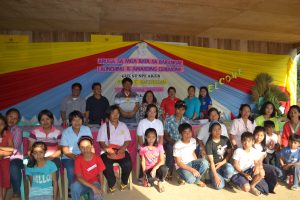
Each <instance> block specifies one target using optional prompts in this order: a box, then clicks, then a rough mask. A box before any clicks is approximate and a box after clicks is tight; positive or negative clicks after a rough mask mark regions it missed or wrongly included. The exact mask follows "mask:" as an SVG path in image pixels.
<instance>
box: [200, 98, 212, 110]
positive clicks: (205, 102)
mask: <svg viewBox="0 0 300 200" xmlns="http://www.w3.org/2000/svg"><path fill="white" fill-rule="evenodd" d="M199 100H200V104H201V106H200V112H204V113H205V112H207V111H208V106H209V105H212V101H211V98H210V97H209V96H206V97H204V98H199Z"/></svg>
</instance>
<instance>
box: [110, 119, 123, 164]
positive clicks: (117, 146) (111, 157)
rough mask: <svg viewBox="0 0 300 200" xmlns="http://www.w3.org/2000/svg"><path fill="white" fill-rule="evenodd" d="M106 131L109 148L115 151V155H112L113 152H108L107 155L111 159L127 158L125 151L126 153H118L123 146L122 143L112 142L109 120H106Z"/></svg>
mask: <svg viewBox="0 0 300 200" xmlns="http://www.w3.org/2000/svg"><path fill="white" fill-rule="evenodd" d="M106 133H107V139H108V148H109V149H111V150H112V151H114V152H115V156H112V155H111V154H109V153H108V154H107V157H108V158H109V159H111V160H120V159H123V158H125V152H124V153H118V151H119V149H120V148H121V147H122V146H120V145H116V144H110V142H109V141H110V129H109V122H106Z"/></svg>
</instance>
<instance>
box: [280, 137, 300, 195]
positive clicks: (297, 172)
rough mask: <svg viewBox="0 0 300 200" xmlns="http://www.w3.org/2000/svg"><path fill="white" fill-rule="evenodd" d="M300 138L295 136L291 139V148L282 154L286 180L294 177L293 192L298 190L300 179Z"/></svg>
mask: <svg viewBox="0 0 300 200" xmlns="http://www.w3.org/2000/svg"><path fill="white" fill-rule="evenodd" d="M299 145H300V136H299V135H296V134H293V135H291V136H290V137H289V146H288V147H285V148H284V149H282V150H281V152H280V165H281V167H282V170H283V176H284V178H286V177H287V175H293V176H294V177H293V179H294V181H293V185H292V187H291V190H295V191H296V190H298V187H299V178H300V148H299Z"/></svg>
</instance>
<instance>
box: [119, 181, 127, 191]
mask: <svg viewBox="0 0 300 200" xmlns="http://www.w3.org/2000/svg"><path fill="white" fill-rule="evenodd" d="M127 186H128V184H126V185H125V184H123V183H121V185H120V190H121V191H124V190H125V189H126V188H127Z"/></svg>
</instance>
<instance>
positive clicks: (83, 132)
mask: <svg viewBox="0 0 300 200" xmlns="http://www.w3.org/2000/svg"><path fill="white" fill-rule="evenodd" d="M69 122H70V124H71V126H70V127H68V128H66V129H65V130H64V131H63V134H62V138H61V146H62V151H63V153H64V155H63V157H62V163H63V165H64V167H65V168H66V169H67V176H68V184H69V187H70V185H71V183H73V182H74V180H75V178H74V161H75V158H76V156H77V155H79V154H80V149H79V147H78V144H77V142H78V140H79V138H81V137H82V136H90V137H93V136H92V132H91V130H90V128H89V127H87V126H84V125H82V123H83V114H82V113H81V112H79V111H77V110H75V111H73V112H71V113H70V115H69ZM93 150H94V149H93ZM69 192H70V191H69Z"/></svg>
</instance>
